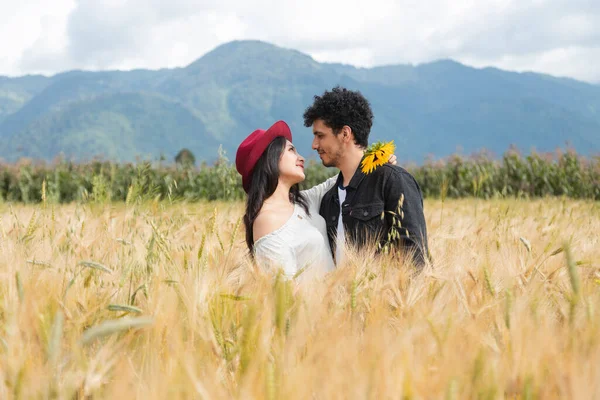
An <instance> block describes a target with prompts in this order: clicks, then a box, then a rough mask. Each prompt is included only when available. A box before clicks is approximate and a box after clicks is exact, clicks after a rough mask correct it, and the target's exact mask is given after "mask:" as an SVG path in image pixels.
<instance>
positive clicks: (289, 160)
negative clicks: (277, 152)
mask: <svg viewBox="0 0 600 400" xmlns="http://www.w3.org/2000/svg"><path fill="white" fill-rule="evenodd" d="M279 179H280V180H284V181H286V182H288V183H290V184H291V185H295V184H296V183H300V182H302V181H303V180H304V179H305V176H304V157H302V156H301V155H300V154H298V152H297V151H296V147H295V146H294V145H293V144H292V142H290V141H289V140H286V143H285V148H284V149H283V153H282V154H281V158H280V159H279Z"/></svg>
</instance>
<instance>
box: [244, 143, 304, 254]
mask: <svg viewBox="0 0 600 400" xmlns="http://www.w3.org/2000/svg"><path fill="white" fill-rule="evenodd" d="M286 143H287V141H286V139H285V138H284V137H281V136H280V137H277V138H275V139H273V141H272V142H271V143H270V144H269V146H268V147H267V149H266V150H265V152H264V153H263V154H262V156H261V157H260V158H259V159H258V161H257V163H256V165H255V166H254V170H253V171H252V181H251V182H252V183H251V185H250V190H248V199H247V200H246V214H244V225H245V226H246V244H247V245H248V250H250V254H251V255H253V253H254V252H253V249H254V234H253V231H252V226H253V225H254V221H255V220H256V217H257V215H258V213H259V212H260V209H261V208H262V206H263V203H264V202H265V200H266V199H268V198H269V197H270V196H271V195H272V194H273V193H274V192H275V189H276V188H277V183H278V182H279V160H280V159H281V155H282V154H283V151H284V150H285V145H286ZM290 202H292V203H294V204H299V205H300V206H302V208H304V210H305V211H306V213H307V214H308V213H309V211H308V202H307V201H306V199H305V198H304V196H303V195H302V193H300V188H299V186H298V184H296V185H294V186H292V187H291V189H290Z"/></svg>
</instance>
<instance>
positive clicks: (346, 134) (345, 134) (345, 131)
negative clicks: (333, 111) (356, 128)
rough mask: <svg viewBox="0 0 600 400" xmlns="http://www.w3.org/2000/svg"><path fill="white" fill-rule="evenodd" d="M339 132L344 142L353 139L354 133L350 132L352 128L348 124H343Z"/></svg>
mask: <svg viewBox="0 0 600 400" xmlns="http://www.w3.org/2000/svg"><path fill="white" fill-rule="evenodd" d="M341 134H342V139H343V141H344V143H348V142H350V141H354V134H353V133H352V128H350V127H349V126H348V125H344V126H343V127H342V132H341Z"/></svg>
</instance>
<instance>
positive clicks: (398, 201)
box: [319, 164, 428, 268]
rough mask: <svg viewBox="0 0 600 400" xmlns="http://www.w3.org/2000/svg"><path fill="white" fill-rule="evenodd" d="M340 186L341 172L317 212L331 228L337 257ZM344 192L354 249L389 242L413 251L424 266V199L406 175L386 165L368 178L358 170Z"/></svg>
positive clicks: (348, 231)
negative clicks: (374, 243)
mask: <svg viewBox="0 0 600 400" xmlns="http://www.w3.org/2000/svg"><path fill="white" fill-rule="evenodd" d="M342 184H343V176H342V174H341V173H340V174H339V176H338V181H337V185H336V186H334V187H333V188H332V189H330V190H329V191H328V192H327V193H325V196H323V200H322V201H321V208H320V210H319V214H321V216H322V217H323V218H325V222H326V224H327V236H328V238H329V244H330V245H331V251H332V253H333V255H334V257H335V245H336V240H335V238H336V235H337V225H338V218H339V215H340V203H339V197H338V186H340V187H343V186H342ZM345 190H346V200H345V201H344V203H343V204H342V221H343V224H344V232H345V236H346V240H347V242H348V243H349V244H350V245H354V246H358V247H362V246H364V245H367V244H369V243H373V241H376V242H379V244H380V246H385V244H386V243H389V244H388V245H389V246H393V247H395V248H397V249H401V250H403V251H407V252H411V254H413V257H414V261H415V265H416V266H417V267H418V268H421V267H422V266H423V265H424V263H425V258H426V257H427V255H428V246H427V227H426V224H425V216H424V214H423V195H422V193H421V188H420V187H419V184H418V183H417V181H416V180H415V178H414V177H413V176H412V175H411V174H410V173H408V171H406V170H405V169H404V168H402V167H398V166H395V165H390V164H385V165H382V166H379V167H378V168H377V169H375V171H372V172H371V173H370V174H365V173H363V172H362V170H361V168H360V166H359V168H358V169H357V170H356V172H355V173H354V176H353V177H352V179H351V180H350V183H349V184H348V186H347V187H346V188H345ZM392 213H393V214H392ZM382 216H383V217H382ZM394 218H395V220H394ZM393 231H395V232H396V234H394V233H393ZM392 236H393V237H392Z"/></svg>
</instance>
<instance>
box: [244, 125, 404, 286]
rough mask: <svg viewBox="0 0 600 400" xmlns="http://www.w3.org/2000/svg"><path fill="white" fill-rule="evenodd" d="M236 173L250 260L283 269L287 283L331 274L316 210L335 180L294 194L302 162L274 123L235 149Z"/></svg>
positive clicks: (289, 138)
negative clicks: (243, 195)
mask: <svg viewBox="0 0 600 400" xmlns="http://www.w3.org/2000/svg"><path fill="white" fill-rule="evenodd" d="M390 162H392V163H395V157H393V159H391V160H390ZM236 169H237V171H238V172H239V173H240V175H242V184H243V187H244V190H245V191H246V193H247V194H248V198H247V202H246V213H245V215H244V225H245V227H246V244H247V246H248V249H249V250H250V254H251V255H253V256H254V257H255V258H256V260H257V261H258V262H259V263H260V264H261V265H263V266H266V267H267V268H279V267H281V268H283V272H284V274H285V276H286V277H288V278H292V277H295V276H298V275H299V274H302V275H303V277H305V276H315V275H321V274H323V273H326V272H328V271H331V270H333V269H334V263H333V258H332V255H331V250H330V248H329V241H328V240H327V232H326V226H325V220H324V219H323V218H322V217H321V216H320V215H319V207H320V204H321V199H322V198H323V195H324V194H325V193H326V192H327V191H328V190H329V189H331V187H332V186H333V185H335V182H336V179H337V177H336V176H334V177H332V178H329V179H328V180H327V181H325V182H323V183H321V184H320V185H317V186H315V187H313V188H311V189H309V190H303V191H300V190H299V188H298V184H299V183H300V182H302V181H303V180H304V179H305V175H304V158H303V157H302V156H301V155H299V154H298V152H297V151H296V148H295V147H294V145H293V144H292V133H291V131H290V128H289V126H288V125H287V124H286V123H285V122H284V121H278V122H276V123H275V124H273V126H271V127H270V128H269V129H267V130H266V131H265V130H262V129H258V130H256V131H254V132H252V133H251V134H250V135H249V136H248V137H247V138H246V139H245V140H244V141H243V142H242V143H241V144H240V146H239V148H238V151H237V154H236Z"/></svg>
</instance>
